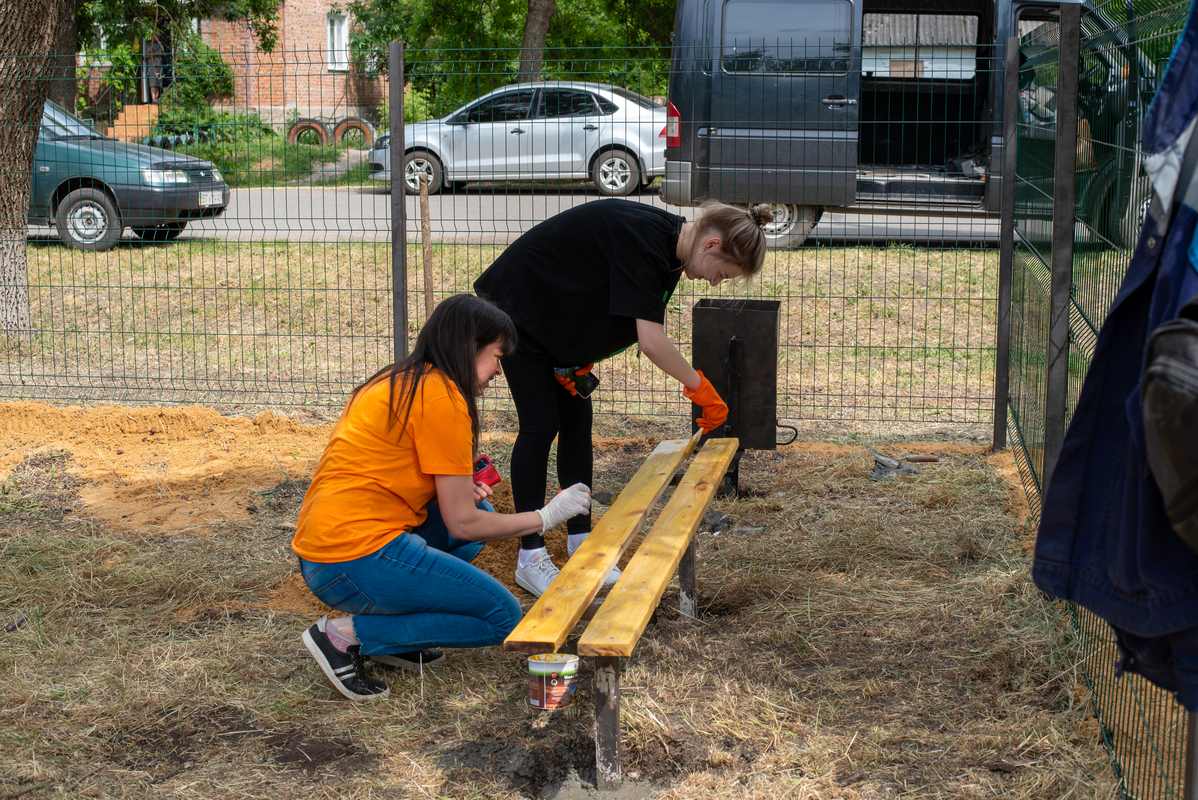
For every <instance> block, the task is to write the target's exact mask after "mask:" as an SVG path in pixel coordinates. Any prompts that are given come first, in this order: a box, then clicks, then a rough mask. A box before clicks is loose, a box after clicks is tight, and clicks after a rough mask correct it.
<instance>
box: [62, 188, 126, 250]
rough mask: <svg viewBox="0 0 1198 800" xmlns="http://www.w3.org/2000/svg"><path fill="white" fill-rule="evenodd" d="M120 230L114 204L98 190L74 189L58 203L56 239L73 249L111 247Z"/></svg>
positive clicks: (119, 217)
mask: <svg viewBox="0 0 1198 800" xmlns="http://www.w3.org/2000/svg"><path fill="white" fill-rule="evenodd" d="M123 229H124V226H122V225H121V215H120V214H118V213H117V210H116V205H114V204H113V202H112V198H110V197H109V196H108V195H107V194H105V193H104V191H103V190H101V189H76V190H75V191H73V192H71V193H70V194H68V195H67V196H66V198H64V199H63V201H62V203H60V204H59V206H58V238H59V239H61V240H62V243H63V244H65V245H67V246H69V247H74V248H75V249H76V250H110V249H112V247H113V246H114V245H115V244H116V243H117V240H118V239H120V238H121V231H122V230H123Z"/></svg>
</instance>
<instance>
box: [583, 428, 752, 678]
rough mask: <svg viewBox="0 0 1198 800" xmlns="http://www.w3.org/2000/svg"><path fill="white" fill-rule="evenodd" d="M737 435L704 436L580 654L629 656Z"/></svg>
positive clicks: (731, 454) (588, 630)
mask: <svg viewBox="0 0 1198 800" xmlns="http://www.w3.org/2000/svg"><path fill="white" fill-rule="evenodd" d="M737 447H739V441H738V440H737V439H711V440H709V441H707V442H706V443H705V444H704V446H703V449H702V450H701V451H700V452H699V455H698V456H696V457H695V460H694V462H693V463H692V464H691V466H690V469H688V470H687V471H686V475H684V476H683V478H682V481H681V482H680V483H679V484H678V488H677V489H675V490H674V495H673V497H671V498H670V501H669V502H668V503H667V504H666V507H665V509H664V510H663V511H662V512H661V515H660V516H659V517H658V518H657V521H656V522H655V523H654V524H653V528H652V529H651V530H650V531H649V532H648V533H647V534H645V538H644V540H643V541H642V542H641V545H640V547H639V548H637V551H636V555H634V556H633V557H632V560H631V561H629V562H628V568H627V569H625V570H624V574H623V576H622V577H621V578H620V580H619V582H618V583H617V584H616V585H615V586H614V587H612V590H611V591H610V592H609V593H608V595H607V597H606V598H605V599H604V601H603V605H602V606H600V607H599V610H598V612H596V614H595V618H594V619H593V620H591V622H590V624H589V625H587V628H586V630H585V631H584V632H583V634H582V638H581V639H579V641H578V654H579V655H583V656H630V655H632V650H633V648H634V647H636V643H637V641H638V640H639V639H640V638H641V634H642V633H643V632H644V630H645V626H646V625H647V624H648V623H649V618H650V617H652V616H653V611H654V609H656V608H657V604H658V602H659V601H660V600H661V596H662V594H663V593H664V592H665V589H666V586H668V585H669V583H670V579H671V578H672V577H673V575H674V572H675V571H676V570H677V569H678V562H679V561H680V560H681V559H682V555H683V553H685V552H686V548H687V547H688V546H689V545H690V542H691V539H692V538H693V537H694V535H695V531H696V530H698V528H699V523H700V522H702V520H703V515H704V514H706V513H707V508H708V506H710V505H711V500H712V498H713V497H714V496H715V492H716V489H718V488H719V485H720V482H721V481H722V480H723V478H724V473H725V472H727V470H728V466H729V465H730V464H731V463H732V459H733V457H734V456H735V455H736V450H737Z"/></svg>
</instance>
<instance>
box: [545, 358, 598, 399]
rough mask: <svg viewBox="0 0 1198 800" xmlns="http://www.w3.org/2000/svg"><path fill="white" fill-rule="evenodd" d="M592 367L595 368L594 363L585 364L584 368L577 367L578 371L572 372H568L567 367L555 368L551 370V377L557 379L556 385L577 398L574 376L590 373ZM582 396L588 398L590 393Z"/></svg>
mask: <svg viewBox="0 0 1198 800" xmlns="http://www.w3.org/2000/svg"><path fill="white" fill-rule="evenodd" d="M594 366H595V365H594V363H591V364H587V365H586V366H585V367H579V368H578V369H576V370H574V371H573V372H571V371H570V368H569V367H557V368H555V369H554V370H553V377H555V378H557V382H558V383H560V384H561V385H562V386H564V387H566V391H568V392H569V393H570V394H572V395H575V396H577V395H578V389H577V386H576V384H577V381H576V380H575V376H577V375H586V374H588V373H590V371H591V368H592V367H594ZM583 396H584V397H589V396H590V392H587V394H585V395H583Z"/></svg>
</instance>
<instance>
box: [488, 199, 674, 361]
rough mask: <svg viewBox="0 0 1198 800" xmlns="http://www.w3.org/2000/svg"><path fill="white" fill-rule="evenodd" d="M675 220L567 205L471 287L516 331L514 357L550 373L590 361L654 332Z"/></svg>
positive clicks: (625, 209) (617, 206) (668, 284)
mask: <svg viewBox="0 0 1198 800" xmlns="http://www.w3.org/2000/svg"><path fill="white" fill-rule="evenodd" d="M683 222H685V219H684V218H683V217H680V216H678V215H677V214H671V213H669V212H667V211H662V210H661V209H658V208H654V207H653V206H649V205H644V204H642V203H634V202H630V201H628V200H600V201H598V202H594V203H586V204H585V205H581V206H575V207H574V208H571V209H569V210H568V211H563V212H562V213H560V214H557V215H556V216H553V217H550V218H549V219H547V220H545V221H544V222H542V223H540V224H538V225H536V226H535V227H533V228H532V229H530V230H529V231H527V232H526V233H524V234H523V235H522V236H521V237H520V238H519V239H517V240H516V241H514V242H512V244H511V245H510V246H509V247H508V248H507V249H506V250H505V251H503V253H501V254H500V256H499V258H497V259H495V262H494V263H493V264H491V266H489V267H487V269H486V271H485V272H483V274H482V275H481V276H479V278H478V280H476V281H475V282H474V291H475V292H476V293H477V294H478V295H479V296H480V297H485V298H487V299H488V300H491V301H492V302H494V303H496V304H497V305H498V306H499V307H500V308H502V309H503V310H504V311H506V312H507V313H508V314H509V315H510V316H511V318H512V320H513V322H515V323H516V328H517V330H518V331H519V334H520V346H519V350H520V353H521V354H522V355H524V356H526V357H528V358H531V359H533V360H535V361H544V362H547V363H549V364H551V365H552V366H555V367H571V366H580V365H583V364H589V363H591V362H593V361H600V360H602V359H604V358H607V357H608V356H611V355H614V354H615V353H618V352H620V351H621V350H624V349H625V348H627V347H629V346H630V345H632V344H634V343H635V342H636V340H637V336H636V321H637V320H638V319H643V320H647V321H649V322H657V323H661V324H664V323H665V316H666V302H667V301H668V300H669V298H670V295H671V294H673V292H674V288H675V287H676V286H677V285H678V279H679V277H680V276H681V274H682V264H681V262H680V261H679V260H678V259H677V257H676V256H675V251H676V250H677V247H678V235H679V233H680V232H681V231H682V223H683Z"/></svg>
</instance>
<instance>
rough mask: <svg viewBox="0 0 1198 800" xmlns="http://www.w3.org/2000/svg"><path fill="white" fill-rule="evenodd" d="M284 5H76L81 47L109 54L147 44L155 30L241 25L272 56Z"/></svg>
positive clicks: (241, 1) (220, 1) (180, 1)
mask: <svg viewBox="0 0 1198 800" xmlns="http://www.w3.org/2000/svg"><path fill="white" fill-rule="evenodd" d="M281 6H282V0H155V2H154V4H152V5H146V4H145V3H144V2H142V0H85V2H82V3H80V4H79V5H78V7H77V8H78V11H77V17H76V19H77V25H78V28H79V46H80V47H81V48H84V49H101V50H107V49H108V48H110V47H113V46H117V45H120V44H129V43H132V42H134V41H138V40H144V39H148V38H150V37H151V36H153V35H154V33H155V31H156V30H187V29H189V28H190V21H191V20H193V19H223V20H225V21H227V22H243V23H245V25H246V27H248V28H249V30H250V32H251V33H253V35H254V38H255V40H256V41H257V42H258V47H259V49H261V50H262V51H264V52H270V51H271V50H273V49H274V48H275V45H276V44H278V41H279V9H280V7H281Z"/></svg>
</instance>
